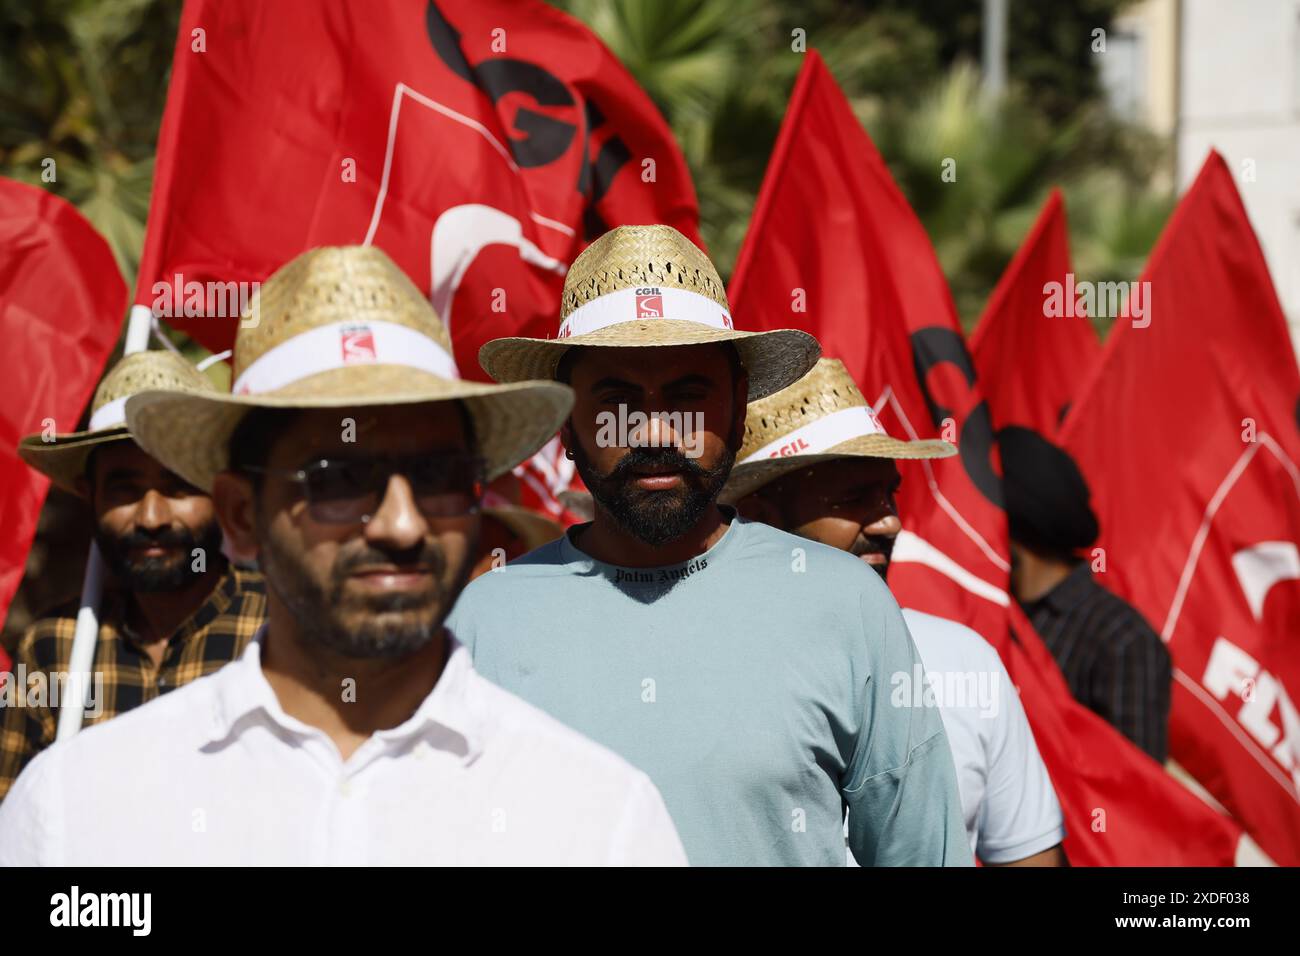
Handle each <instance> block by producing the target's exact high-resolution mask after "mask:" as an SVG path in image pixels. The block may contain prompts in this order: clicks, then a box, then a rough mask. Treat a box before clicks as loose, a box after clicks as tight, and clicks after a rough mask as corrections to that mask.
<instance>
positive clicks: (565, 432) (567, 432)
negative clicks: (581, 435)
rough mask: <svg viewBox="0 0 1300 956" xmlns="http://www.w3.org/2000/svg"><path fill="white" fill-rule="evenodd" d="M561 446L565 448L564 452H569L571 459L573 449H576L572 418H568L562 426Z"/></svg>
mask: <svg viewBox="0 0 1300 956" xmlns="http://www.w3.org/2000/svg"><path fill="white" fill-rule="evenodd" d="M560 444H561V445H563V446H564V450H565V451H566V452H568V453H569V457H570V458H572V457H573V449H574V448H575V447H576V446H575V445H574V437H573V419H572V418H566V419H565V420H564V424H563V425H561V426H560Z"/></svg>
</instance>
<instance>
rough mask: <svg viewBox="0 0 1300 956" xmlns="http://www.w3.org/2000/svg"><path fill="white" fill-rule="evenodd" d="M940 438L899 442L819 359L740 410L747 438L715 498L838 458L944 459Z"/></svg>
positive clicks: (736, 495) (853, 387)
mask: <svg viewBox="0 0 1300 956" xmlns="http://www.w3.org/2000/svg"><path fill="white" fill-rule="evenodd" d="M955 454H957V448H956V446H955V445H952V444H951V443H949V442H946V441H941V440H939V439H937V438H936V439H921V440H919V441H904V440H902V439H899V438H894V437H893V436H891V435H890V434H889V433H888V432H886V431H885V428H884V426H883V425H881V424H880V419H879V418H877V417H876V413H875V412H874V411H873V410H872V408H871V405H870V404H869V403H868V402H867V400H866V398H865V397H863V395H862V391H861V390H860V389H859V388H858V386H857V384H856V383H855V382H854V381H853V378H852V377H851V376H850V375H849V373H848V371H847V370H845V368H844V363H842V362H840V361H839V360H838V359H822V360H821V361H819V362H818V363H817V365H816V367H815V368H814V369H813V370H812V371H811V372H809V373H808V374H807V375H805V376H804V377H803V378H801V379H800V380H799V381H798V382H795V384H793V385H791V386H790V387H789V388H787V389H784V390H783V391H781V392H778V393H777V394H775V395H770V396H768V397H767V398H765V399H762V400H761V401H757V402H751V403H750V405H749V408H748V409H747V410H746V412H745V441H744V444H743V445H741V448H740V451H739V452H738V453H737V455H736V462H737V464H736V466H735V467H734V468H733V469H732V470H731V476H730V477H729V478H728V479H727V484H726V486H725V487H724V488H723V489H722V494H721V495H719V500H720V501H723V502H725V503H727V504H732V503H734V502H737V501H739V500H740V499H742V498H744V497H746V496H747V495H750V494H753V493H754V492H755V491H758V489H760V488H762V487H763V486H764V485H766V484H768V483H769V482H771V481H775V480H776V479H777V478H780V477H781V476H782V475H786V474H789V473H790V472H792V471H796V470H798V469H800V468H808V467H810V466H812V465H817V464H820V463H822V462H825V461H835V460H837V459H841V458H894V459H916V458H947V457H949V456H950V455H955Z"/></svg>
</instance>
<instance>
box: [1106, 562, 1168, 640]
mask: <svg viewBox="0 0 1300 956" xmlns="http://www.w3.org/2000/svg"><path fill="white" fill-rule="evenodd" d="M1091 584H1092V588H1091V590H1092V594H1091V600H1090V602H1089V603H1090V605H1091V608H1090V610H1091V612H1092V615H1093V616H1094V617H1095V618H1096V619H1097V620H1099V621H1100V622H1102V627H1100V628H1099V629H1098V630H1099V632H1100V633H1099V634H1098V637H1099V638H1100V639H1102V640H1104V641H1105V642H1106V643H1107V644H1109V645H1111V646H1112V647H1115V648H1122V647H1126V646H1128V645H1131V644H1133V643H1143V644H1149V645H1151V646H1152V647H1155V646H1157V645H1158V646H1159V647H1160V648H1161V649H1162V650H1164V649H1165V643H1164V641H1162V640H1161V639H1160V635H1159V634H1157V633H1156V630H1155V628H1153V627H1152V626H1151V622H1150V621H1148V620H1147V619H1146V617H1145V616H1144V615H1143V614H1142V612H1141V611H1139V610H1138V609H1137V608H1135V607H1134V606H1133V605H1132V604H1130V603H1129V602H1128V601H1127V600H1125V599H1124V598H1122V597H1120V596H1119V595H1118V594H1116V593H1115V592H1114V591H1112V590H1110V588H1108V587H1106V586H1105V585H1103V584H1102V583H1101V582H1100V581H1098V580H1097V578H1096V576H1095V575H1093V576H1092V579H1091Z"/></svg>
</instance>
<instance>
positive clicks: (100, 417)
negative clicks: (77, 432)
mask: <svg viewBox="0 0 1300 956" xmlns="http://www.w3.org/2000/svg"><path fill="white" fill-rule="evenodd" d="M130 397H131V396H130V395H125V396H123V397H122V398H115V399H113V400H112V401H111V402H107V403H105V404H103V405H101V406H100V407H99V408H97V409H95V413H94V414H93V415H91V416H90V424H89V425H87V426H86V428H87V430H88V431H92V432H97V431H100V430H101V429H105V428H117V427H118V426H119V425H125V424H126V400H127V399H128V398H130Z"/></svg>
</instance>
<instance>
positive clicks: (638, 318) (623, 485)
mask: <svg viewBox="0 0 1300 956" xmlns="http://www.w3.org/2000/svg"><path fill="white" fill-rule="evenodd" d="M560 318H561V324H560V328H559V334H558V336H557V337H556V338H555V339H549V340H538V339H498V340H496V341H493V342H489V343H487V344H486V345H485V346H484V347H483V349H482V351H481V352H480V353H479V357H480V360H481V362H482V364H483V367H484V368H485V369H486V370H487V371H488V373H489V374H490V375H492V377H493V378H495V379H497V380H498V381H519V380H523V379H527V378H533V377H538V378H555V379H559V380H560V381H564V382H568V383H569V384H570V385H572V386H573V388H574V391H575V405H574V412H573V415H572V417H571V418H570V419H569V420H568V422H567V423H566V424H565V427H564V429H563V431H562V432H561V434H562V437H563V440H564V443H565V446H566V448H567V449H568V453H569V454H570V455H571V457H573V459H574V460H575V462H576V463H577V469H578V472H579V473H580V474H581V476H582V478H583V481H584V482H585V483H586V484H587V487H588V488H589V489H590V490H591V492H592V495H593V497H594V502H595V518H594V520H593V521H592V522H591V523H589V524H583V525H579V526H577V527H575V528H573V529H570V531H569V532H568V533H567V534H566V535H565V536H564V537H562V538H560V539H558V540H557V541H556V542H554V543H552V544H548V545H546V546H545V547H542V548H540V549H538V550H537V551H535V552H533V553H532V554H530V555H525V556H524V557H522V558H519V559H517V560H516V561H513V562H511V563H510V564H509V565H507V566H506V567H505V568H504V569H502V570H501V571H500V572H498V573H494V574H487V575H484V576H483V577H482V578H480V579H479V580H478V581H476V582H475V583H474V585H473V586H472V587H470V588H469V589H468V590H467V591H466V593H465V596H464V598H463V600H462V602H461V604H460V605H458V607H457V610H456V613H455V615H454V617H453V619H452V628H453V630H455V632H456V634H457V636H458V637H460V638H461V639H462V640H464V641H466V642H467V643H470V644H471V646H472V649H473V652H474V656H475V661H476V666H478V667H479V668H480V670H481V672H482V673H483V674H484V675H485V676H488V677H490V678H491V679H493V680H496V681H497V682H499V683H501V684H502V685H503V686H504V687H506V688H507V689H508V690H512V691H514V692H516V693H518V694H519V695H520V696H522V697H524V698H525V699H527V700H529V701H531V702H533V703H535V704H537V705H539V706H540V707H542V708H543V709H544V710H546V711H548V712H550V713H551V714H553V715H554V716H556V717H558V718H559V719H560V720H562V721H564V722H565V723H567V724H569V725H570V726H573V727H575V728H577V729H578V730H579V731H581V732H583V733H586V734H588V735H589V736H591V737H592V738H594V739H595V740H597V741H598V742H600V743H604V744H606V745H607V746H609V747H611V748H612V749H613V750H615V751H617V752H618V753H621V754H622V755H623V756H625V757H627V758H628V759H629V760H630V761H631V762H632V763H633V764H635V765H636V766H638V767H640V768H641V769H642V770H644V771H646V773H648V774H649V775H650V777H651V779H652V780H654V781H655V783H656V784H657V785H658V787H659V789H660V791H661V792H662V793H663V795H664V800H665V802H666V803H667V804H668V809H669V812H670V813H672V816H673V820H674V821H675V822H676V824H677V828H678V831H679V832H680V833H681V835H682V842H683V844H684V845H685V847H686V852H687V855H688V857H689V858H690V860H691V862H692V863H693V864H705V865H720V864H755V865H762V864H784V865H798V864H823V865H840V866H842V865H843V864H844V861H845V854H844V848H845V839H844V835H843V828H842V824H843V814H844V807H845V806H848V807H850V808H852V813H851V814H850V817H849V819H850V834H849V843H850V845H851V846H852V848H853V851H854V853H855V854H856V855H857V857H858V859H859V860H862V861H863V862H864V863H870V864H876V865H889V864H920V865H939V864H950V863H951V864H969V863H970V862H971V856H970V849H969V847H968V846H967V845H966V840H965V836H964V834H963V832H962V825H961V811H960V805H959V803H958V800H957V786H956V779H955V776H954V774H953V767H952V758H951V756H950V755H949V752H948V745H947V742H946V740H945V738H944V732H943V726H942V723H941V722H940V719H939V715H938V713H937V711H935V709H934V708H933V707H926V706H916V707H913V706H904V707H897V706H893V705H892V704H891V702H890V697H889V687H888V678H887V676H886V675H888V674H891V673H894V672H895V671H899V670H910V669H911V668H912V666H913V665H914V664H915V663H916V652H915V649H914V648H913V646H912V642H911V640H910V639H909V638H908V635H907V630H906V628H905V626H904V625H903V619H902V617H901V616H900V614H899V611H898V606H897V604H895V603H894V600H893V598H892V597H891V596H890V594H889V592H888V590H887V589H886V588H885V586H884V585H883V584H882V583H881V581H880V579H879V578H878V577H877V576H876V575H874V574H872V573H870V571H869V570H868V569H866V568H864V567H863V566H862V564H861V563H859V562H857V561H855V560H853V559H852V558H851V557H849V556H847V555H845V554H842V553H840V552H838V551H836V550H834V549H832V548H826V547H821V546H819V545H815V544H809V543H808V542H806V541H803V540H801V539H799V538H796V537H794V536H792V535H789V534H786V533H785V532H783V531H778V530H776V529H773V528H770V527H768V526H766V525H763V524H758V523H753V522H746V521H743V520H740V519H738V518H736V516H735V513H734V511H731V510H730V509H722V508H719V507H718V506H717V504H716V499H717V496H718V493H719V492H720V491H721V490H722V487H723V484H724V483H725V482H726V479H727V475H728V473H729V472H730V470H731V465H732V462H733V460H734V456H735V451H736V450H737V449H738V448H739V447H740V442H741V439H742V436H743V434H744V421H745V402H746V400H747V398H748V399H754V398H761V397H763V396H764V395H768V394H770V393H772V392H774V391H777V390H778V389H780V388H782V387H784V386H786V385H788V384H790V383H791V382H793V381H794V380H796V379H797V378H799V377H800V376H801V375H803V374H804V372H806V371H807V370H808V369H809V368H811V367H812V365H813V363H814V362H815V361H816V360H817V356H818V354H819V351H820V349H819V348H818V346H817V343H816V341H815V340H814V339H812V338H811V337H810V336H808V335H806V334H805V333H803V332H798V331H791V330H784V331H776V332H767V333H763V334H754V333H747V332H740V331H737V330H735V329H734V328H732V323H731V317H730V313H729V310H728V306H727V300H726V296H725V294H724V293H723V289H722V283H721V281H720V280H719V278H718V275H717V272H716V271H715V270H714V268H713V265H712V264H711V263H710V262H709V260H708V259H707V258H706V257H705V256H704V254H703V253H701V252H700V251H699V249H697V248H696V247H695V246H694V245H692V244H691V243H690V242H689V241H688V240H687V239H686V238H685V237H684V236H682V235H681V234H680V233H678V232H677V231H676V230H673V229H670V228H668V227H666V226H624V227H620V228H618V229H615V230H613V231H612V232H610V233H607V234H606V235H604V236H602V237H601V238H599V239H597V240H596V241H595V242H594V243H592V244H591V246H589V247H588V248H587V249H586V250H584V251H583V253H582V254H581V255H579V256H578V258H577V260H576V261H575V262H574V263H573V266H572V268H571V269H570V270H569V273H568V276H567V277H566V279H565V284H564V297H563V302H562V306H561V315H560Z"/></svg>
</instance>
